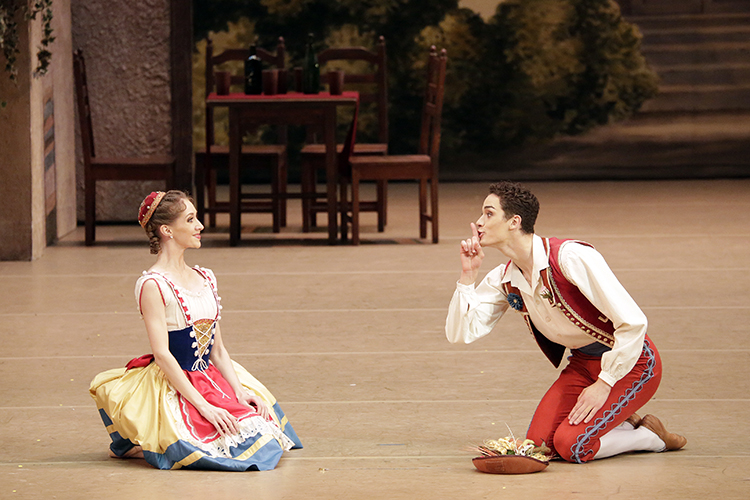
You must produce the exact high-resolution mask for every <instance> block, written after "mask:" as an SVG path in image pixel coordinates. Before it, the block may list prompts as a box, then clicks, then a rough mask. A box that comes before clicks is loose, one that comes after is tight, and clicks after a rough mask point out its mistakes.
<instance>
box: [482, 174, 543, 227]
mask: <svg viewBox="0 0 750 500" xmlns="http://www.w3.org/2000/svg"><path fill="white" fill-rule="evenodd" d="M490 194H494V195H495V196H497V197H498V198H500V208H502V209H503V212H505V217H506V218H507V219H509V218H511V217H513V216H514V215H518V216H519V217H521V231H523V232H524V233H526V234H532V233H533V232H534V224H535V223H536V216H537V215H538V214H539V200H537V199H536V196H534V195H533V194H532V193H531V191H529V190H528V189H526V188H525V187H523V186H521V185H520V184H518V183H516V182H510V181H501V182H496V183H494V184H491V185H490Z"/></svg>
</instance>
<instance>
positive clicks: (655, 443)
mask: <svg viewBox="0 0 750 500" xmlns="http://www.w3.org/2000/svg"><path fill="white" fill-rule="evenodd" d="M666 446H667V445H666V444H664V441H662V440H661V439H660V438H659V436H657V435H656V434H655V433H653V432H652V431H650V430H648V429H646V428H645V427H638V428H637V429H633V427H632V426H631V425H630V424H628V425H627V426H625V425H620V426H618V427H615V428H614V429H612V430H611V431H609V432H608V433H607V434H605V435H604V436H602V437H601V438H600V439H599V451H597V452H596V455H594V459H599V458H607V457H612V456H615V455H619V454H620V453H625V452H628V451H664V449H665V448H666Z"/></svg>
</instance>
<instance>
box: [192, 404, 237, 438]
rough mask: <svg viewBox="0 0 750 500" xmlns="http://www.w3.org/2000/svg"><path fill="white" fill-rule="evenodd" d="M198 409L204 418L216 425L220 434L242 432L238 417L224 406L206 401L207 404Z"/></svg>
mask: <svg viewBox="0 0 750 500" xmlns="http://www.w3.org/2000/svg"><path fill="white" fill-rule="evenodd" d="M198 411H199V412H200V414H201V415H203V418H205V419H206V420H208V421H209V422H211V425H213V426H214V427H216V430H217V431H219V434H221V435H222V436H227V435H231V434H238V433H239V432H240V426H239V422H238V421H237V419H236V418H235V417H234V415H232V414H231V413H229V412H228V411H227V410H225V409H224V408H219V407H218V406H213V405H211V404H209V403H206V406H204V407H201V408H198Z"/></svg>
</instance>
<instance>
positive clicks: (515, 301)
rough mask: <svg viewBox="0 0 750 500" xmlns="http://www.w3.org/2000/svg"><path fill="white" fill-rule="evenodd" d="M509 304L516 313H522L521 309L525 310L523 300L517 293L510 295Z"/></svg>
mask: <svg viewBox="0 0 750 500" xmlns="http://www.w3.org/2000/svg"><path fill="white" fill-rule="evenodd" d="M508 304H510V307H512V308H513V309H515V310H516V311H520V310H521V309H523V299H522V298H521V296H520V295H518V294H517V293H509V294H508Z"/></svg>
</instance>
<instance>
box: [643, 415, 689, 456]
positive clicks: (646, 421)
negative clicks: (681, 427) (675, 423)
mask: <svg viewBox="0 0 750 500" xmlns="http://www.w3.org/2000/svg"><path fill="white" fill-rule="evenodd" d="M641 427H645V428H646V429H648V430H650V431H651V432H653V433H654V434H656V435H657V436H659V439H661V440H662V441H664V444H665V445H666V446H667V450H679V449H680V448H682V447H683V446H685V445H686V444H687V439H686V438H685V437H683V436H680V435H679V434H675V433H673V432H669V431H667V428H666V427H664V424H662V423H661V420H659V419H658V418H656V417H655V416H653V415H646V416H645V417H643V418H642V419H641Z"/></svg>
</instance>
